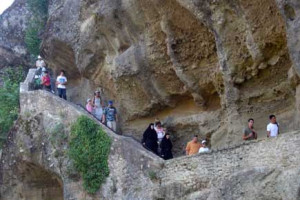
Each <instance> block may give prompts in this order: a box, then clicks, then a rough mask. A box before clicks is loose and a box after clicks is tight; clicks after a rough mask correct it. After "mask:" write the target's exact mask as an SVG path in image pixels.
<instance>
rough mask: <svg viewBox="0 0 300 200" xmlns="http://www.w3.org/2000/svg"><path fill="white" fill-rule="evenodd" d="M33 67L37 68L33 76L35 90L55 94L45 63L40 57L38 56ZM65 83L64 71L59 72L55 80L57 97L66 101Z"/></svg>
mask: <svg viewBox="0 0 300 200" xmlns="http://www.w3.org/2000/svg"><path fill="white" fill-rule="evenodd" d="M35 66H36V68H37V70H36V74H35V88H36V89H44V90H46V91H49V92H52V93H55V86H54V85H53V84H52V82H54V81H52V80H51V76H50V72H49V71H48V70H47V69H46V63H45V61H44V60H43V59H42V57H41V56H38V59H37V61H36V63H35ZM67 82H68V80H67V77H66V75H65V71H64V70H61V71H60V74H59V76H58V77H57V78H56V81H55V85H56V89H57V93H58V96H59V97H60V98H63V99H65V100H67V90H66V85H67Z"/></svg>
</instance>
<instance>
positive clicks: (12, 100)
mask: <svg viewBox="0 0 300 200" xmlns="http://www.w3.org/2000/svg"><path fill="white" fill-rule="evenodd" d="M24 77H25V76H24V72H23V70H22V67H19V68H18V69H15V70H12V69H11V68H9V69H7V70H5V71H4V74H3V85H2V87H0V147H1V146H2V143H3V142H4V141H5V139H6V135H7V132H8V131H9V130H10V128H11V127H12V125H13V123H14V121H15V120H16V119H17V117H18V113H19V86H20V82H22V81H23V79H24Z"/></svg>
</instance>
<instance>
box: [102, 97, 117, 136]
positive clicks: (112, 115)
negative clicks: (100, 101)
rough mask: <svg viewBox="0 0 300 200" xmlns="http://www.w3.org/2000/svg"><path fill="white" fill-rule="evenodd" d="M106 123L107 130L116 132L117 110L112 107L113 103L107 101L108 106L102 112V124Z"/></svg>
mask: <svg viewBox="0 0 300 200" xmlns="http://www.w3.org/2000/svg"><path fill="white" fill-rule="evenodd" d="M105 122H106V123H107V126H108V128H110V129H111V130H113V131H114V132H116V131H117V109H116V108H115V107H114V106H113V101H111V100H110V101H108V106H107V107H106V108H105V110H104V115H103V118H102V123H105Z"/></svg>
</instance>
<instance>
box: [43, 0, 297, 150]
mask: <svg viewBox="0 0 300 200" xmlns="http://www.w3.org/2000/svg"><path fill="white" fill-rule="evenodd" d="M71 2H72V3H71ZM278 2H280V1H278ZM278 2H276V1H275V0H266V1H260V0H257V1H256V0H255V1H251V2H249V1H244V0H239V1H236V2H235V3H231V2H228V1H224V0H218V1H205V2H203V1H197V0H196V1H192V0H187V1H185V0H184V1H181V0H167V1H163V2H162V1H157V0H150V1H149V0H147V1H144V0H142V1H135V0H122V1H111V0H110V1H80V0H78V1H75V2H74V1H51V2H50V6H49V9H50V12H49V13H50V14H49V20H48V24H47V30H46V34H45V39H44V41H43V47H42V51H43V54H44V55H45V57H46V59H47V61H48V63H49V64H50V66H51V67H52V68H54V69H56V70H58V69H60V68H64V69H66V70H67V72H68V78H69V80H70V84H69V87H70V90H69V97H70V100H72V101H74V102H76V103H83V102H85V100H86V98H87V96H89V95H92V92H93V90H95V89H96V88H99V87H100V88H102V89H103V96H104V99H105V100H107V99H114V100H115V102H116V106H117V107H118V109H119V114H120V125H121V126H120V131H122V132H123V133H124V134H130V135H134V136H135V137H136V138H138V139H140V138H141V135H142V132H143V131H144V129H145V127H147V124H148V123H149V122H151V121H153V120H154V119H155V118H160V119H161V120H162V121H163V122H164V124H165V126H166V127H168V128H169V129H170V132H171V133H172V135H174V138H175V143H176V145H175V146H177V147H180V148H178V150H176V152H178V154H180V152H181V151H182V150H183V149H182V147H183V143H185V142H186V141H187V140H188V139H189V138H190V136H191V135H192V134H195V133H198V134H200V135H202V137H209V138H211V144H212V145H214V146H223V145H224V144H228V143H232V144H234V143H240V142H241V136H240V135H241V130H242V128H243V126H244V125H245V123H246V121H247V119H248V118H249V117H253V118H254V119H255V121H256V125H255V126H256V129H257V131H258V132H259V135H261V136H264V135H265V126H266V124H267V123H268V118H267V116H268V115H269V114H272V113H273V114H276V115H277V116H278V119H279V121H281V127H282V130H284V131H290V130H294V129H295V127H296V124H298V122H297V119H296V118H295V112H294V111H295V110H294V108H295V100H296V99H295V89H296V85H297V84H296V85H295V84H291V82H290V79H289V78H288V71H289V70H290V69H291V68H292V67H296V65H295V64H294V65H293V66H292V63H291V61H290V57H289V51H288V48H287V39H286V33H287V32H286V29H285V24H286V23H285V20H286V19H285V17H283V16H282V15H281V13H280V10H281V7H280V6H278V5H279V3H278ZM292 5H295V6H296V7H297V4H296V3H293V4H292ZM294 9H295V8H294ZM289 10H291V9H290V8H289ZM290 12H292V11H290ZM296 13H297V12H296V11H295V16H297V15H296ZM297 21H299V20H297V19H296V17H295V20H294V21H293V23H298V22H297ZM65 24H67V26H65ZM289 30H290V28H289V27H288V32H289ZM293 30H295V31H296V29H293ZM287 35H288V37H291V38H296V36H295V35H296V34H293V35H291V34H290V33H288V34H287ZM289 40H291V41H289V43H292V44H295V43H293V42H292V41H293V40H294V39H289ZM295 45H296V44H295ZM289 46H290V45H289ZM290 49H291V48H290ZM296 51H297V50H295V51H294V52H296ZM290 52H291V50H290ZM296 76H297V75H296ZM212 116H214V117H215V119H214V120H213V122H214V123H204V122H203V121H210V122H212V121H211V119H212ZM170 119H175V120H171V121H170ZM203 119H204V120H203ZM291 121H292V122H293V123H290V122H291ZM183 122H184V123H183ZM294 122H295V123H294ZM199 132H200V133H199ZM176 138H180V140H179V139H178V140H177V139H176ZM182 138H183V140H182ZM177 141H178V143H177ZM179 141H180V142H179Z"/></svg>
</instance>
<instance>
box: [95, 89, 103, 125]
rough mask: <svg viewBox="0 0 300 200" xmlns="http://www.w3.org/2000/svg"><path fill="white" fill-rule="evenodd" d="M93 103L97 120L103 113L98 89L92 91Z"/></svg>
mask: <svg viewBox="0 0 300 200" xmlns="http://www.w3.org/2000/svg"><path fill="white" fill-rule="evenodd" d="M93 104H94V106H95V109H94V111H95V112H94V115H95V117H96V118H97V119H98V120H101V119H102V115H103V104H102V99H101V96H100V91H96V92H95V93H94V98H93Z"/></svg>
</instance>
